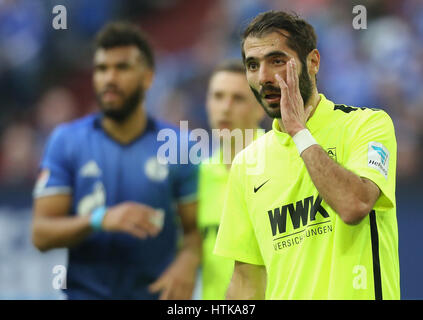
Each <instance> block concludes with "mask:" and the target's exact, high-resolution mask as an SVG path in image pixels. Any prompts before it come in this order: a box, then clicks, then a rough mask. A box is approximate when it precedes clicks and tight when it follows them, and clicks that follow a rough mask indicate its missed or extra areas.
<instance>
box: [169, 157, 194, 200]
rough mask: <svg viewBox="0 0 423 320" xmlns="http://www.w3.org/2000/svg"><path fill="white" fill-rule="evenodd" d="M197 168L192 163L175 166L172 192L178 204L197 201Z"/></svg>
mask: <svg viewBox="0 0 423 320" xmlns="http://www.w3.org/2000/svg"><path fill="white" fill-rule="evenodd" d="M198 168H199V166H198V165H196V164H193V163H188V164H179V165H178V166H177V170H176V171H177V172H176V179H175V183H174V188H173V192H174V197H175V198H176V200H177V201H178V202H180V203H181V202H182V203H188V202H192V201H197V188H198Z"/></svg>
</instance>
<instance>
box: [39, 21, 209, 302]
mask: <svg viewBox="0 0 423 320" xmlns="http://www.w3.org/2000/svg"><path fill="white" fill-rule="evenodd" d="M153 73H154V58H153V53H152V50H151V48H150V46H149V44H148V42H147V40H146V39H145V37H144V35H143V34H142V33H141V31H140V30H138V29H137V28H135V27H134V26H131V25H129V24H125V23H112V24H109V25H108V26H106V27H105V28H104V29H103V30H101V31H100V33H99V34H98V35H97V39H96V47H95V54H94V75H93V83H94V88H95V91H96V95H97V97H98V103H99V106H100V109H101V112H99V113H95V114H92V115H89V116H86V117H84V118H82V119H78V120H76V121H73V122H71V123H66V124H62V125H60V126H58V127H57V128H56V129H55V130H54V132H53V133H52V135H51V137H50V138H49V141H48V144H47V146H46V149H45V152H44V156H43V159H42V161H41V166H40V168H41V171H40V176H39V178H38V180H37V184H36V186H35V188H34V210H33V211H34V219H33V225H32V237H33V243H34V245H35V246H36V247H37V248H38V249H39V250H41V251H46V250H49V249H53V248H61V247H67V248H69V250H68V270H67V281H66V289H65V290H64V292H65V293H66V294H67V297H68V299H157V298H160V299H190V298H191V297H192V292H193V289H194V286H195V279H196V272H197V268H198V265H199V261H200V257H201V253H200V252H201V249H200V248H201V240H200V239H201V237H200V236H199V233H198V230H197V228H196V205H197V204H196V203H197V202H196V191H197V167H196V166H195V165H193V164H190V163H188V164H167V165H165V164H163V162H162V161H160V159H158V158H157V151H158V149H159V147H160V145H161V143H160V142H158V139H157V134H158V132H159V131H160V130H161V129H164V128H172V127H171V126H170V125H167V124H165V123H163V122H161V121H158V120H155V119H153V118H152V117H150V116H149V115H147V113H146V111H145V108H144V99H143V98H144V93H145V92H146V90H148V88H149V87H150V85H151V83H152V79H153ZM173 129H174V130H175V132H176V133H177V134H180V133H179V131H178V130H176V128H173ZM179 226H182V227H181V228H179V229H178V227H179ZM179 230H181V232H179ZM180 235H182V237H181V238H180V237H179V236H180ZM178 239H180V240H181V241H180V242H178Z"/></svg>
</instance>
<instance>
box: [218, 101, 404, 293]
mask: <svg viewBox="0 0 423 320" xmlns="http://www.w3.org/2000/svg"><path fill="white" fill-rule="evenodd" d="M320 97H321V100H320V102H319V104H318V106H317V109H316V111H315V113H314V115H313V116H312V117H311V118H310V119H309V121H308V122H307V127H308V129H309V130H310V132H311V134H312V135H313V136H314V138H315V139H316V140H317V142H318V143H319V144H320V146H321V147H322V148H323V149H324V150H326V151H327V152H328V155H329V156H330V157H331V158H332V159H333V160H334V161H336V162H337V163H338V164H340V165H342V166H343V167H345V168H347V169H348V170H350V171H352V172H354V173H355V174H357V175H358V176H361V177H365V178H368V179H370V180H372V181H373V182H374V183H376V184H377V185H378V186H379V188H380V190H381V196H380V197H379V199H378V200H377V202H376V204H375V206H374V208H373V210H372V212H371V213H369V214H368V215H367V216H366V217H365V218H364V219H363V220H362V221H361V222H360V223H359V224H357V225H347V224H345V223H344V222H343V221H342V219H341V218H340V217H339V215H338V214H336V212H334V211H333V210H332V209H331V208H330V207H329V205H328V204H326V203H325V201H324V200H323V199H322V198H321V197H320V196H319V194H318V191H317V189H316V187H315V186H314V185H313V183H312V181H311V178H310V176H309V174H308V172H307V169H306V167H305V164H304V162H303V161H302V159H301V157H300V156H299V154H298V151H297V148H296V146H295V144H294V142H293V140H292V138H291V137H290V136H289V135H288V134H286V133H283V132H281V131H280V130H279V126H278V122H277V120H275V121H274V122H273V130H272V131H270V132H268V133H267V134H265V135H264V136H263V137H261V138H259V139H258V140H256V141H255V142H253V143H252V144H251V145H250V146H248V147H247V148H246V149H244V150H243V151H241V152H240V153H239V154H238V155H237V156H236V157H235V159H234V162H233V164H232V168H231V172H230V176H229V181H228V186H227V196H226V199H225V205H224V210H223V216H222V220H221V224H220V228H219V232H218V237H217V241H216V246H215V249H214V250H215V251H214V252H215V253H216V254H218V255H222V256H225V257H228V258H231V259H234V260H238V261H241V262H245V263H250V264H256V265H264V266H265V267H266V271H267V287H266V299H399V298H400V285H399V258H398V228H397V220H396V203H395V174H396V172H395V171H396V153H397V147H396V139H395V132H394V127H393V123H392V120H391V119H390V117H389V116H388V115H387V114H386V113H385V112H384V111H382V110H374V109H365V108H354V107H348V106H345V105H335V104H334V103H332V102H331V101H329V100H327V99H326V98H325V97H324V96H323V95H320Z"/></svg>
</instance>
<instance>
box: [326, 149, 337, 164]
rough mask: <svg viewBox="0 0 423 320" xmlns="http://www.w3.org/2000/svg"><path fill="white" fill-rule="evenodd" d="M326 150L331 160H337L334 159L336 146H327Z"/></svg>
mask: <svg viewBox="0 0 423 320" xmlns="http://www.w3.org/2000/svg"><path fill="white" fill-rule="evenodd" d="M326 152H327V153H328V156H329V158H331V159H332V160H333V161H335V162H337V159H336V147H333V148H327V149H326Z"/></svg>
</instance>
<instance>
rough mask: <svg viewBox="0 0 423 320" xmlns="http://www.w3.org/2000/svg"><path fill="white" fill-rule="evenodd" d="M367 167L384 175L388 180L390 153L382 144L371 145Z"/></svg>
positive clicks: (371, 143) (373, 142) (374, 143)
mask: <svg viewBox="0 0 423 320" xmlns="http://www.w3.org/2000/svg"><path fill="white" fill-rule="evenodd" d="M367 158H368V159H367V165H368V166H369V167H370V168H374V169H376V170H378V171H379V172H380V173H382V174H383V176H384V177H385V179H388V168H389V151H388V149H386V148H385V146H384V145H383V144H381V143H378V142H375V141H372V142H370V143H369V150H368V157H367Z"/></svg>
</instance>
